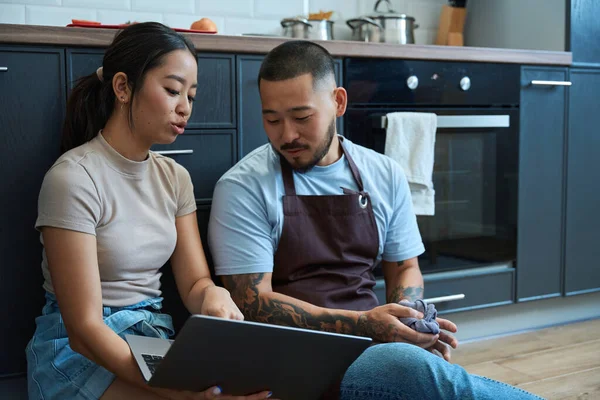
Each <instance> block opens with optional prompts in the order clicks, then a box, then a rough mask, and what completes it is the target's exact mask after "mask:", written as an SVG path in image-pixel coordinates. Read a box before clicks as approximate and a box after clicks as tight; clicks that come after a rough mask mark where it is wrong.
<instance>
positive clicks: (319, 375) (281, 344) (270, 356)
mask: <svg viewBox="0 0 600 400" xmlns="http://www.w3.org/2000/svg"><path fill="white" fill-rule="evenodd" d="M125 339H126V340H127V343H128V344H129V347H130V348H131V352H132V353H133V355H134V357H135V360H136V361H137V363H138V365H139V367H140V370H141V372H142V374H143V376H144V378H145V379H146V381H147V382H148V384H149V385H151V386H155V387H162V388H170V389H178V390H191V391H202V390H205V389H207V388H209V387H211V386H215V385H218V386H220V387H221V389H223V392H224V393H226V394H232V395H238V396H239V395H247V394H253V393H257V392H261V391H263V390H270V391H272V392H273V398H279V399H286V400H288V399H289V400H295V399H298V400H300V399H301V400H310V399H318V398H319V397H320V396H321V395H322V394H323V393H325V392H326V391H327V389H328V388H330V386H331V385H333V384H336V383H339V382H340V381H341V379H342V377H343V375H344V373H345V372H346V370H347V369H348V367H349V366H350V364H352V363H353V362H354V360H356V359H357V358H358V356H360V355H361V353H362V352H363V351H364V350H365V349H366V348H367V347H369V346H370V345H371V344H372V340H371V339H370V338H365V337H360V336H351V335H343V334H336V333H327V332H320V331H314V330H308V329H300V328H290V327H284V326H277V325H271V324H262V323H256V322H248V321H235V320H230V319H222V318H216V317H208V316H203V315H191V316H190V317H189V318H188V320H187V321H186V323H185V324H184V326H183V328H182V329H181V331H180V332H179V334H178V335H177V338H176V340H166V339H160V338H150V337H144V336H135V335H126V336H125Z"/></svg>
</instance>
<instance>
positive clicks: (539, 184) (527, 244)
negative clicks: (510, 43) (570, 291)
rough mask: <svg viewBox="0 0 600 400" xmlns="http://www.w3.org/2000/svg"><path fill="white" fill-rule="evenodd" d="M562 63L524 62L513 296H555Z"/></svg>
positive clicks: (560, 216) (558, 288) (563, 106)
mask: <svg viewBox="0 0 600 400" xmlns="http://www.w3.org/2000/svg"><path fill="white" fill-rule="evenodd" d="M534 80H540V81H555V82H565V81H567V69H566V68H550V67H523V69H522V71H521V87H522V89H521V126H520V145H519V210H518V242H517V266H516V268H517V299H518V300H519V301H526V300H533V299H539V298H544V297H553V296H560V294H561V289H562V287H561V282H562V265H563V263H562V259H563V251H562V249H563V205H564V201H563V200H564V196H563V193H564V185H563V181H564V179H563V175H564V149H565V146H564V143H565V129H566V121H567V120H566V104H567V89H566V88H565V86H554V85H551V86H539V85H533V84H532V81H534Z"/></svg>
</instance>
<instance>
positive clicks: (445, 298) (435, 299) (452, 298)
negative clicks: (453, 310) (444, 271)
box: [425, 293, 465, 304]
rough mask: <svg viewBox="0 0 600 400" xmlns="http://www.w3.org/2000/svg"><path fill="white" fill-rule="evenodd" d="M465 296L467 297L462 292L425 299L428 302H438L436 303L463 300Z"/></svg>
mask: <svg viewBox="0 0 600 400" xmlns="http://www.w3.org/2000/svg"><path fill="white" fill-rule="evenodd" d="M464 298H465V295H464V294H463V293H461V294H452V295H450V296H441V297H432V298H430V299H425V301H426V302H427V303H432V304H436V303H446V302H449V301H456V300H462V299H464Z"/></svg>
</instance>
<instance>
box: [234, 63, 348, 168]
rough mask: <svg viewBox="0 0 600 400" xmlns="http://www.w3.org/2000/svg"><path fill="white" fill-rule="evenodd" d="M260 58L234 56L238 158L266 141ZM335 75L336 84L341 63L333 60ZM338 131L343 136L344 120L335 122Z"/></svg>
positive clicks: (340, 77) (340, 75)
mask: <svg viewBox="0 0 600 400" xmlns="http://www.w3.org/2000/svg"><path fill="white" fill-rule="evenodd" d="M263 59H264V57H263V56H251V55H248V56H245V55H244V56H237V71H238V72H237V86H238V96H237V97H238V118H239V122H238V125H239V129H238V131H239V139H238V141H239V145H238V149H239V150H238V151H239V158H240V159H241V158H243V157H244V156H245V155H246V154H248V153H250V152H251V151H252V150H254V149H256V148H257V147H260V146H262V145H263V144H266V143H267V142H268V140H267V134H266V133H265V131H264V128H263V122H262V109H261V104H260V94H259V92H258V72H259V70H260V65H261V63H262V60H263ZM335 74H336V81H337V84H338V85H341V84H342V82H343V80H342V62H341V60H336V61H335ZM337 132H338V133H340V134H343V132H344V130H343V118H338V119H337Z"/></svg>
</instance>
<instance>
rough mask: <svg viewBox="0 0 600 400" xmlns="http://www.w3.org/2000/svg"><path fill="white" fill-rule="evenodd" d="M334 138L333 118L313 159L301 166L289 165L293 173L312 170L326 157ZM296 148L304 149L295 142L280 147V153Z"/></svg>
mask: <svg viewBox="0 0 600 400" xmlns="http://www.w3.org/2000/svg"><path fill="white" fill-rule="evenodd" d="M334 136H335V118H334V119H332V120H331V123H330V124H329V126H328V127H327V135H326V136H325V138H324V139H323V141H322V142H321V145H320V146H319V147H317V149H316V150H315V153H314V155H313V158H312V159H311V160H310V161H309V162H307V163H305V164H302V165H298V164H295V163H289V164H290V166H291V167H292V168H293V169H294V171H296V172H299V173H301V174H304V173H306V172H308V171H310V170H311V169H313V167H314V166H315V165H317V164H318V163H319V162H320V161H321V160H322V159H323V158H324V157H325V156H326V155H327V153H329V148H330V147H331V143H332V142H333V137H334ZM297 148H305V147H304V146H302V145H299V144H297V143H295V142H292V143H289V144H284V145H283V146H281V150H282V151H284V150H292V149H297ZM281 156H282V157H283V155H281Z"/></svg>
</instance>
